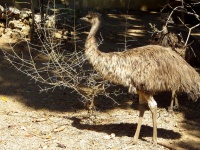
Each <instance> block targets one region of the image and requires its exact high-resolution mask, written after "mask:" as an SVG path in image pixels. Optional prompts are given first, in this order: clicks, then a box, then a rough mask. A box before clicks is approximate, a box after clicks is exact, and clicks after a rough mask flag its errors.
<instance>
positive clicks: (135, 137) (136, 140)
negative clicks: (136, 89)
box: [132, 104, 148, 144]
mask: <svg viewBox="0 0 200 150" xmlns="http://www.w3.org/2000/svg"><path fill="white" fill-rule="evenodd" d="M147 108H148V107H147V104H140V105H139V119H138V124H137V129H136V131H135V135H134V138H133V142H132V144H137V142H138V138H139V134H140V129H141V125H142V118H143V116H144V112H145V110H147Z"/></svg>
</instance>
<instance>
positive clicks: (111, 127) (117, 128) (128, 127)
mask: <svg viewBox="0 0 200 150" xmlns="http://www.w3.org/2000/svg"><path fill="white" fill-rule="evenodd" d="M68 119H70V120H72V121H73V122H72V126H73V127H75V128H77V129H79V130H90V131H96V132H104V133H107V134H112V133H114V134H115V135H116V136H119V137H121V136H128V137H133V136H134V133H135V130H136V127H137V124H130V123H120V124H103V125H94V124H92V125H91V124H89V123H88V124H82V123H81V119H80V118H77V117H72V118H68ZM157 130H158V137H162V138H163V139H169V138H170V139H179V138H180V137H181V134H180V133H176V132H174V131H173V130H167V129H162V128H158V129H157ZM152 135H153V129H152V127H150V126H147V125H142V127H141V132H140V138H142V137H152ZM169 135H170V136H169Z"/></svg>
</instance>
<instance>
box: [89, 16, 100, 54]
mask: <svg viewBox="0 0 200 150" xmlns="http://www.w3.org/2000/svg"><path fill="white" fill-rule="evenodd" d="M99 26H100V20H99V19H98V18H96V19H95V21H94V23H93V24H92V27H91V29H90V32H89V34H88V37H87V40H86V43H85V48H86V50H87V49H89V48H90V47H91V46H95V45H96V46H97V43H96V38H95V36H96V33H97V31H98V29H99Z"/></svg>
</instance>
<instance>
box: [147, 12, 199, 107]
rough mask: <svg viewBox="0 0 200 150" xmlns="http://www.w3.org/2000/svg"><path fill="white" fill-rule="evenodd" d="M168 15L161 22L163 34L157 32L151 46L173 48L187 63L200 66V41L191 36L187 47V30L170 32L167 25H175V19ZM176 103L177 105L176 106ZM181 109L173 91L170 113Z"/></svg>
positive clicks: (163, 16)
mask: <svg viewBox="0 0 200 150" xmlns="http://www.w3.org/2000/svg"><path fill="white" fill-rule="evenodd" d="M168 17H169V16H168V14H164V13H163V14H161V17H160V22H161V25H162V30H161V31H162V32H155V33H154V34H153V35H152V38H151V40H150V41H151V42H150V43H151V44H158V45H161V46H164V47H171V48H172V50H173V51H175V52H176V53H177V54H179V55H180V56H181V57H182V58H183V59H185V60H186V61H187V63H189V64H190V65H191V66H192V67H195V66H199V64H200V63H199V62H200V52H199V45H200V43H199V41H198V40H197V39H195V38H193V36H192V35H190V37H189V39H188V43H189V44H188V45H187V46H185V42H186V40H187V36H188V33H187V32H186V31H185V30H180V29H179V28H178V27H176V26H175V27H174V29H171V31H169V30H168V26H167V24H169V23H172V24H174V21H173V18H171V17H170V18H168ZM174 103H175V104H174ZM173 109H174V110H178V109H179V103H178V99H177V94H176V93H175V91H172V99H171V104H170V107H169V108H168V110H169V111H173Z"/></svg>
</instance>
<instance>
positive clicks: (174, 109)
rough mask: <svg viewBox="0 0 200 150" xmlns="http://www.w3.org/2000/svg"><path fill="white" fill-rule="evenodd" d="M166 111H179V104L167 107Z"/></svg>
mask: <svg viewBox="0 0 200 150" xmlns="http://www.w3.org/2000/svg"><path fill="white" fill-rule="evenodd" d="M168 112H169V113H174V112H179V106H177V105H174V106H173V107H170V106H169V107H168Z"/></svg>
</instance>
